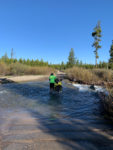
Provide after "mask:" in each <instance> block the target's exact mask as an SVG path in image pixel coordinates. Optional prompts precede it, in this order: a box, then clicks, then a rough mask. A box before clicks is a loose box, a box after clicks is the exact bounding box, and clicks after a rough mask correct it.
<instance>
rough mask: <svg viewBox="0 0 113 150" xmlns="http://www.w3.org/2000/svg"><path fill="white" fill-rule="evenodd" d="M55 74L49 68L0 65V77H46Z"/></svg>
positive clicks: (17, 64)
mask: <svg viewBox="0 0 113 150" xmlns="http://www.w3.org/2000/svg"><path fill="white" fill-rule="evenodd" d="M51 72H55V69H53V68H50V67H43V66H42V67H31V66H27V65H23V64H20V63H14V64H10V65H6V64H5V63H0V74H1V75H47V74H50V73H51Z"/></svg>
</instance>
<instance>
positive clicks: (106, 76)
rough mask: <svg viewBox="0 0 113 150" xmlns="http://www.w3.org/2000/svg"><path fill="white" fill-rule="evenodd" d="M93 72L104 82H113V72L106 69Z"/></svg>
mask: <svg viewBox="0 0 113 150" xmlns="http://www.w3.org/2000/svg"><path fill="white" fill-rule="evenodd" d="M92 72H93V73H94V74H95V75H96V76H98V77H99V79H100V80H102V81H110V82H112V81H113V71H112V70H106V69H93V70H92Z"/></svg>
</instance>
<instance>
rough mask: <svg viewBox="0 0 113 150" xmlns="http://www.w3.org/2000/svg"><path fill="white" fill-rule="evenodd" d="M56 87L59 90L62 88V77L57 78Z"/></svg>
mask: <svg viewBox="0 0 113 150" xmlns="http://www.w3.org/2000/svg"><path fill="white" fill-rule="evenodd" d="M54 89H55V91H57V92H60V91H61V90H62V82H61V80H60V79H58V78H57V79H55V84H54Z"/></svg>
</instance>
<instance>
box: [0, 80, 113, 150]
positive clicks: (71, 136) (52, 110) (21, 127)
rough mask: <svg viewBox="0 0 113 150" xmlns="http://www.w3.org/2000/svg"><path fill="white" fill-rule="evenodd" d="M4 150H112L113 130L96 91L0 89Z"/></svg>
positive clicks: (40, 85) (38, 85) (45, 86)
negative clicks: (53, 91)
mask: <svg viewBox="0 0 113 150" xmlns="http://www.w3.org/2000/svg"><path fill="white" fill-rule="evenodd" d="M0 146H1V150H113V126H112V123H111V122H110V121H109V120H106V119H105V117H104V112H103V108H102V105H101V101H100V98H99V96H98V94H97V90H96V91H93V90H90V89H89V87H88V86H86V87H85V86H82V85H71V84H69V83H66V82H63V90H62V92H60V93H50V92H49V83H48V81H35V82H27V83H12V84H3V85H0Z"/></svg>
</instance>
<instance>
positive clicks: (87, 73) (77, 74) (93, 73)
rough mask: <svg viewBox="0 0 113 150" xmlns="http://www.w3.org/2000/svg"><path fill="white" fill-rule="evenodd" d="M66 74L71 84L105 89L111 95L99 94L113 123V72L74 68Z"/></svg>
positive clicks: (107, 116)
mask: <svg viewBox="0 0 113 150" xmlns="http://www.w3.org/2000/svg"><path fill="white" fill-rule="evenodd" d="M65 73H66V74H67V77H68V79H69V80H70V81H71V82H74V83H80V84H87V85H100V86H103V87H105V88H106V90H107V91H108V93H109V95H106V94H105V93H99V96H100V98H101V100H102V104H103V107H104V110H105V112H106V114H107V115H106V118H109V119H111V120H112V121H113V70H107V69H83V68H78V67H73V68H70V69H67V70H66V71H65Z"/></svg>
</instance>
